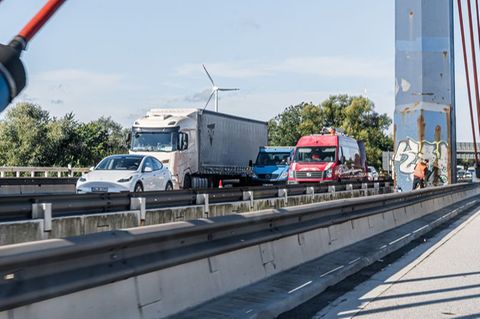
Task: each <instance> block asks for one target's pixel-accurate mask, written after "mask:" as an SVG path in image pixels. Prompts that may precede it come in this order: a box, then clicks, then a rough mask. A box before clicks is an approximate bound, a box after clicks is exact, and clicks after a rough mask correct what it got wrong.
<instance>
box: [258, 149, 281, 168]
mask: <svg viewBox="0 0 480 319" xmlns="http://www.w3.org/2000/svg"><path fill="white" fill-rule="evenodd" d="M289 157H290V153H289V152H288V153H267V152H260V153H258V156H257V161H256V162H255V165H288V158H289Z"/></svg>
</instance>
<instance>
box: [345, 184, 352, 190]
mask: <svg viewBox="0 0 480 319" xmlns="http://www.w3.org/2000/svg"><path fill="white" fill-rule="evenodd" d="M345 190H347V191H353V185H352V184H347V185H345Z"/></svg>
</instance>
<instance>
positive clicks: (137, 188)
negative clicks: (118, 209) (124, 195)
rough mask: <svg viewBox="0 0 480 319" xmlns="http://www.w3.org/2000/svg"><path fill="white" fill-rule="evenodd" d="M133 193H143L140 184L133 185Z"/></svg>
mask: <svg viewBox="0 0 480 319" xmlns="http://www.w3.org/2000/svg"><path fill="white" fill-rule="evenodd" d="M133 191H134V192H135V193H140V192H143V186H142V184H141V183H137V184H135V188H134V189H133Z"/></svg>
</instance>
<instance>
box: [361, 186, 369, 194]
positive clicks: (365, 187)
mask: <svg viewBox="0 0 480 319" xmlns="http://www.w3.org/2000/svg"><path fill="white" fill-rule="evenodd" d="M362 190H363V196H368V184H367V183H362Z"/></svg>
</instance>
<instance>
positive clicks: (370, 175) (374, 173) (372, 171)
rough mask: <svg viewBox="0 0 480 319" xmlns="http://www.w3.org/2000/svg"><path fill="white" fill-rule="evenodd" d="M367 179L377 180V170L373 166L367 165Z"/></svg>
mask: <svg viewBox="0 0 480 319" xmlns="http://www.w3.org/2000/svg"><path fill="white" fill-rule="evenodd" d="M368 180H369V181H377V180H378V172H377V170H376V169H375V167H373V166H368Z"/></svg>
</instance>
